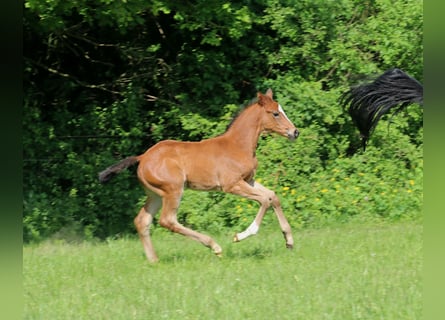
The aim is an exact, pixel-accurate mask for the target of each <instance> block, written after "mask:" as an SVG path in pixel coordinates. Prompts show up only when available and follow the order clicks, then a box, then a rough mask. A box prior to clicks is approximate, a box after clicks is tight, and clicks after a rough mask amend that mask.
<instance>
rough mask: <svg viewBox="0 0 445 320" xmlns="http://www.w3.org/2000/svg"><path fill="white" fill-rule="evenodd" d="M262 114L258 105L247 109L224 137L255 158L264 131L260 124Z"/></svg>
mask: <svg viewBox="0 0 445 320" xmlns="http://www.w3.org/2000/svg"><path fill="white" fill-rule="evenodd" d="M260 112H261V107H260V106H259V105H258V104H254V105H251V106H249V107H247V108H246V109H245V110H244V111H243V112H241V113H240V115H239V116H238V117H237V118H236V119H235V120H234V121H233V123H232V124H231V126H230V128H229V129H228V130H227V131H226V132H225V133H224V135H223V136H224V137H227V139H228V140H230V142H231V143H234V144H236V145H238V146H240V147H241V148H242V149H243V150H245V151H246V152H248V153H249V154H251V155H253V156H255V150H256V147H257V144H258V139H259V137H260V134H261V131H262V130H263V128H262V127H261V123H260V116H261V114H260Z"/></svg>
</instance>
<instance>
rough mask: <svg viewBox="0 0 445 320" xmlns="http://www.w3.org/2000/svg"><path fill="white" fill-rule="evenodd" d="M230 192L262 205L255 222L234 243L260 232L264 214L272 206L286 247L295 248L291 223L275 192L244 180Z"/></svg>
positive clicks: (235, 238) (238, 234) (237, 236)
mask: <svg viewBox="0 0 445 320" xmlns="http://www.w3.org/2000/svg"><path fill="white" fill-rule="evenodd" d="M228 192H230V193H233V194H237V195H240V196H242V197H245V198H247V199H251V200H255V201H257V202H259V204H260V209H259V211H258V213H257V215H256V217H255V219H254V220H253V222H252V223H251V224H250V226H249V227H248V228H247V229H246V230H244V231H243V232H240V233H237V234H236V235H235V237H234V239H233V240H234V241H241V240H243V239H245V238H247V237H249V236H251V235H255V234H256V233H257V232H258V229H259V227H260V224H261V222H262V221H263V218H264V214H265V213H266V211H267V209H268V208H269V207H270V206H272V207H273V209H274V211H275V214H276V216H277V218H278V222H279V224H280V227H281V230H282V232H283V235H284V239H285V240H286V247H287V248H289V249H291V248H293V245H294V240H293V237H292V231H291V228H290V225H289V222H288V221H287V219H286V217H285V216H284V214H283V210H282V209H281V204H280V200H279V199H278V197H277V195H276V194H275V192H274V191H272V190H269V189H267V188H266V187H264V186H263V185H261V184H260V183H258V182H253V184H252V185H251V184H249V183H247V182H246V181H244V180H243V181H240V182H239V183H238V184H236V185H235V186H234V187H233V188H232V189H230V190H228Z"/></svg>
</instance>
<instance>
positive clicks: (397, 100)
mask: <svg viewBox="0 0 445 320" xmlns="http://www.w3.org/2000/svg"><path fill="white" fill-rule="evenodd" d="M413 103H418V104H420V105H423V86H422V85H421V84H420V83H419V82H418V81H417V80H416V79H414V78H413V77H410V76H409V75H408V74H406V73H405V72H404V71H402V70H400V69H397V68H394V69H390V70H388V71H386V72H385V73H383V74H382V75H380V76H379V77H378V78H376V79H375V80H374V81H372V82H370V83H367V84H361V85H358V86H355V87H352V88H351V89H350V90H349V91H347V92H345V93H344V94H343V95H342V96H341V98H340V104H341V105H343V107H345V108H348V107H349V109H348V112H349V114H350V115H351V118H352V121H353V122H354V124H355V125H356V126H357V128H358V129H359V131H360V134H361V137H362V146H363V150H365V149H366V143H367V142H368V139H369V137H370V135H371V134H372V132H373V131H374V129H375V127H376V126H377V123H378V122H379V120H380V118H381V117H382V116H383V115H384V114H386V113H387V112H388V111H389V110H390V109H392V108H394V112H393V116H394V115H396V114H397V113H398V112H400V111H401V110H403V109H405V108H406V107H407V106H409V105H410V104H413Z"/></svg>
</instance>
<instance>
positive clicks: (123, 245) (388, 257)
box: [23, 222, 423, 320]
mask: <svg viewBox="0 0 445 320" xmlns="http://www.w3.org/2000/svg"><path fill="white" fill-rule="evenodd" d="M275 227H276V229H273V228H271V227H268V228H264V229H261V230H260V232H259V234H258V235H257V236H255V237H251V238H249V239H246V240H244V241H243V242H240V243H235V244H234V243H231V242H230V241H231V236H232V235H231V234H230V235H229V234H228V235H219V236H217V237H215V239H216V240H217V241H218V242H219V243H220V245H222V247H223V250H225V251H224V256H223V258H221V259H220V258H217V257H215V256H214V255H213V254H212V253H211V252H210V250H208V249H207V248H205V247H203V246H201V245H200V244H198V243H196V242H194V241H192V240H189V239H186V238H183V237H182V236H179V235H176V234H168V233H165V232H161V231H158V230H156V232H155V233H154V237H153V241H154V245H155V247H156V249H157V253H158V255H159V258H160V262H159V263H158V264H155V265H150V264H148V263H147V261H146V260H145V257H144V256H143V251H142V246H141V244H140V243H139V240H138V239H136V238H126V239H117V240H110V241H107V242H99V243H89V242H84V243H80V244H79V243H78V244H67V243H64V242H60V241H59V242H54V241H51V242H50V241H48V242H45V243H42V244H39V245H26V246H24V249H23V275H24V292H25V297H24V303H25V310H24V319H52V320H53V319H76V320H78V319H88V320H90V319H209V320H213V319H215V320H217V319H230V320H236V319H243V320H244V319H293V320H294V319H304V320H309V319H317V320H319V319H342V320H343V319H397V320H401V319H421V315H422V258H423V257H422V224H421V222H403V223H396V224H390V223H380V224H377V223H374V224H356V223H353V224H345V225H342V226H336V227H327V228H324V229H316V230H303V231H299V232H295V231H294V238H295V243H296V246H295V248H294V250H292V251H291V250H287V249H286V248H285V244H284V239H283V238H282V235H281V233H280V231H279V230H278V227H277V226H275Z"/></svg>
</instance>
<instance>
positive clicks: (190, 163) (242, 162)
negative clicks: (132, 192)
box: [138, 136, 257, 190]
mask: <svg viewBox="0 0 445 320" xmlns="http://www.w3.org/2000/svg"><path fill="white" fill-rule="evenodd" d="M139 161H140V163H139V169H138V176H139V179H141V180H144V181H145V182H147V183H149V184H150V185H153V186H159V187H161V188H162V189H163V188H165V187H167V186H175V187H177V188H178V187H180V186H185V187H187V188H191V189H196V190H224V188H225V187H226V186H230V185H232V184H233V183H236V182H237V181H239V180H242V179H246V180H247V179H250V178H251V177H252V176H253V172H254V170H255V169H256V165H257V162H256V159H254V157H253V156H252V155H250V156H249V155H248V154H244V153H243V151H242V150H238V149H237V148H236V146H235V145H232V144H231V143H230V141H228V140H227V139H226V138H225V137H224V136H218V137H215V138H211V139H205V140H202V141H198V142H187V141H176V140H164V141H161V142H159V143H157V144H156V145H154V146H153V147H151V148H150V149H148V150H147V151H146V152H145V153H144V154H142V155H140V156H139ZM144 184H145V183H144Z"/></svg>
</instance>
